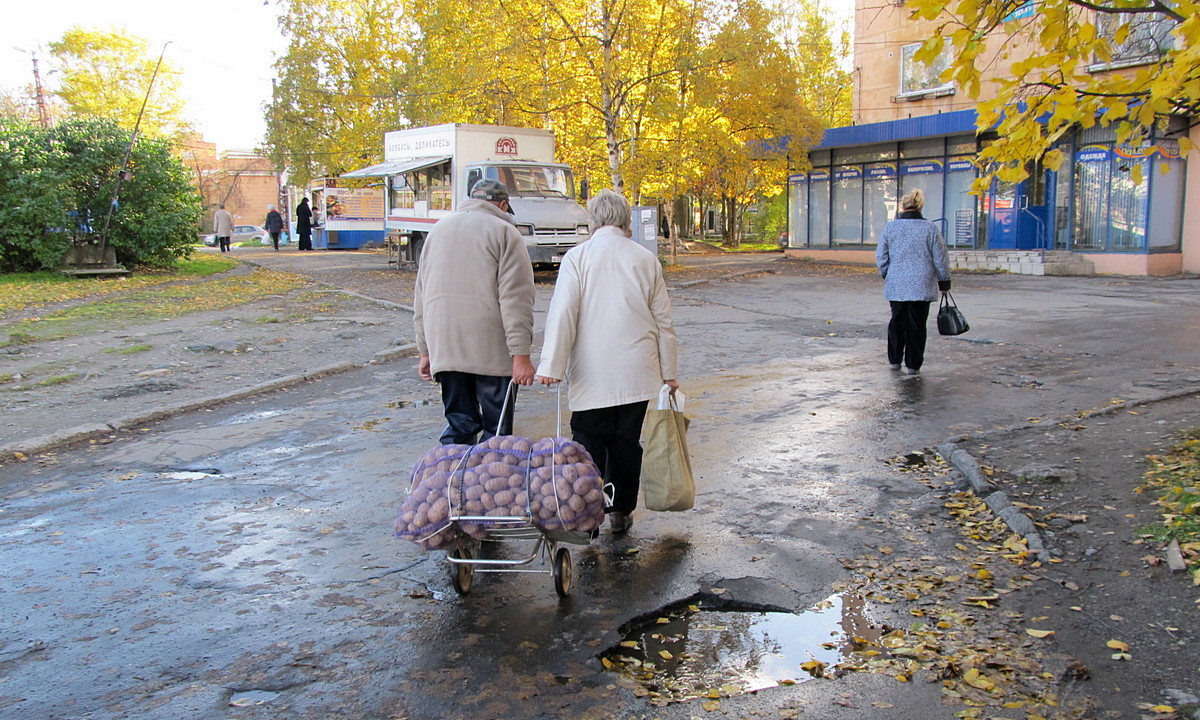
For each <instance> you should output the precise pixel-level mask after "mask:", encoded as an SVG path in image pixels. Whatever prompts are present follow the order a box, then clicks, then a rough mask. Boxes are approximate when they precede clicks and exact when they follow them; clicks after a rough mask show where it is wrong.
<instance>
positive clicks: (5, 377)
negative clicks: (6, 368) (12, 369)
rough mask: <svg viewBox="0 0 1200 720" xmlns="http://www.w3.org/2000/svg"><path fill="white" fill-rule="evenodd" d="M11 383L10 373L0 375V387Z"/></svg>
mask: <svg viewBox="0 0 1200 720" xmlns="http://www.w3.org/2000/svg"><path fill="white" fill-rule="evenodd" d="M12 381H13V376H12V373H0V385H7V384H8V383H10V382H12Z"/></svg>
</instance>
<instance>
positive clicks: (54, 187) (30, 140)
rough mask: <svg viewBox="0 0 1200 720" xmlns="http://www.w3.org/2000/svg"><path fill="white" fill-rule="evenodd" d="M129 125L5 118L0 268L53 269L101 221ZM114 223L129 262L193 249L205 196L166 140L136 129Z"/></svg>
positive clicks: (118, 248)
mask: <svg viewBox="0 0 1200 720" xmlns="http://www.w3.org/2000/svg"><path fill="white" fill-rule="evenodd" d="M128 147H129V135H128V133H126V132H125V131H123V130H121V129H120V128H119V127H117V125H116V124H115V123H112V122H111V121H107V120H97V119H71V120H67V121H64V122H62V123H59V124H58V125H57V126H55V127H53V128H42V127H39V126H36V125H33V124H31V123H28V122H25V121H22V120H18V119H13V118H0V196H3V197H4V198H5V202H4V203H3V204H0V272H34V271H38V270H56V269H58V268H59V267H60V266H61V265H62V257H63V254H64V253H65V252H66V250H67V248H68V247H69V246H70V245H71V243H72V242H76V241H82V240H88V239H97V238H98V236H99V234H100V233H101V232H102V231H103V229H104V223H105V218H106V216H107V215H108V210H109V203H110V201H111V199H112V194H113V191H114V189H115V188H116V181H117V173H118V172H119V170H120V168H121V161H122V159H123V157H124V155H125V152H126V150H127V149H128ZM126 170H127V171H128V172H130V173H131V176H130V177H129V179H127V180H125V181H124V182H123V183H122V184H121V191H120V195H119V197H118V204H117V205H116V207H115V210H114V212H113V213H112V218H111V221H110V224H109V228H108V246H109V247H112V248H113V249H114V250H115V252H116V257H117V261H118V262H121V263H124V264H126V265H157V266H162V265H169V264H171V263H172V262H174V261H175V260H176V259H178V258H181V257H185V256H186V255H187V254H188V253H189V252H190V251H191V245H192V242H193V239H194V238H195V232H196V225H197V223H198V221H199V218H200V213H201V207H200V198H199V196H198V195H197V194H196V192H195V190H194V189H193V188H192V186H191V184H190V183H189V182H188V175H187V172H186V170H185V169H184V167H183V165H182V164H181V163H180V161H179V160H177V159H176V158H174V157H173V156H172V155H171V153H170V148H169V146H168V144H167V143H166V142H165V141H163V140H154V139H144V138H143V139H139V140H138V142H137V143H136V144H135V145H134V147H133V150H132V152H131V153H130V156H129V162H128V165H127V166H126Z"/></svg>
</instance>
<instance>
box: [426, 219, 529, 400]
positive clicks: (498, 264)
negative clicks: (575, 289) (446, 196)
mask: <svg viewBox="0 0 1200 720" xmlns="http://www.w3.org/2000/svg"><path fill="white" fill-rule="evenodd" d="M413 321H414V323H415V324H416V331H417V338H416V339H417V349H418V351H419V352H420V353H421V354H422V355H428V356H429V362H430V371H431V372H432V373H433V374H434V375H435V376H436V375H437V374H438V373H439V372H448V371H449V372H467V373H474V374H476V375H491V376H495V377H509V376H511V375H512V369H513V365H512V362H513V361H512V359H513V356H514V355H528V354H529V349H530V346H531V345H532V344H533V266H532V265H531V264H530V262H529V251H527V250H526V249H525V241H524V240H522V239H521V233H519V232H517V228H516V226H515V225H514V224H513V222H512V220H511V219H510V218H509V215H508V214H507V213H505V212H504V211H503V210H501V209H500V208H498V207H496V206H495V205H493V204H492V203H490V202H487V201H486V200H474V199H472V200H466V201H464V202H463V203H462V205H460V206H459V211H458V212H456V213H454V214H453V215H450V216H449V217H446V218H443V219H442V220H439V221H438V223H437V224H436V225H434V226H433V230H432V231H430V233H429V236H428V237H427V238H425V248H424V250H422V252H421V263H420V268H419V269H418V271H417V284H416V288H415V290H414V292H413Z"/></svg>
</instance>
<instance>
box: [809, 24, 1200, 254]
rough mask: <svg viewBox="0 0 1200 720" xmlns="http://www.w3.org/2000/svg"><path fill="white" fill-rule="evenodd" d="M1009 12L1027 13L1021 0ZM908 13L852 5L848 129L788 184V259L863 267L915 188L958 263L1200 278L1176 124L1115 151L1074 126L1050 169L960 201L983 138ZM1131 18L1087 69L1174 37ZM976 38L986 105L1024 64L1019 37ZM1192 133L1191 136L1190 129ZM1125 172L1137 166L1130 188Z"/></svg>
mask: <svg viewBox="0 0 1200 720" xmlns="http://www.w3.org/2000/svg"><path fill="white" fill-rule="evenodd" d="M1019 11H1020V12H1029V13H1034V12H1037V11H1038V10H1037V6H1036V5H1035V4H1033V3H1029V4H1027V5H1026V6H1022V9H1021V10H1019ZM911 14H912V13H911V10H910V9H908V8H906V7H904V5H903V3H890V2H885V3H880V2H878V0H856V8H855V36H854V97H853V118H854V122H855V124H854V125H851V126H848V127H841V128H832V129H830V130H828V131H826V134H825V136H824V139H823V140H822V142H821V143H820V144H819V145H818V146H817V147H816V148H814V149H813V150H812V152H811V154H810V159H811V162H812V166H813V167H812V170H811V171H810V172H806V173H796V174H793V175H792V176H790V178H789V196H788V197H789V238H788V251H787V252H788V254H790V255H794V256H798V257H808V258H817V259H839V260H848V261H853V262H868V263H869V262H873V261H874V257H873V256H874V250H875V243H876V241H877V238H878V236H879V233H880V232H881V231H882V229H883V226H884V224H885V223H886V222H887V221H888V220H890V219H891V218H893V217H894V216H895V213H896V206H897V203H898V201H899V198H900V197H902V196H903V195H904V194H905V193H906V192H907V191H908V190H910V189H912V188H914V187H920V188H921V189H922V190H923V191H924V192H925V195H926V209H925V216H926V217H927V218H929V219H930V220H933V221H934V222H937V223H938V224H940V225H941V227H942V231H943V234H944V235H945V237H946V240H947V243H948V245H949V246H950V248H951V256H952V259H953V261H954V262H955V264H956V265H957V266H958V267H964V268H971V267H978V268H992V269H1006V270H1010V271H1013V272H1023V273H1028V274H1073V273H1090V272H1097V273H1116V274H1128V275H1171V274H1177V273H1180V272H1181V271H1187V272H1200V158H1198V157H1197V156H1196V154H1194V153H1193V154H1192V156H1191V157H1190V158H1188V157H1181V156H1180V152H1179V144H1178V142H1177V140H1175V139H1174V138H1175V137H1177V135H1174V134H1173V133H1177V132H1179V131H1181V130H1182V131H1184V132H1186V129H1185V128H1186V126H1187V123H1186V122H1184V121H1183V119H1182V118H1180V119H1178V122H1176V123H1173V124H1172V125H1170V126H1169V127H1168V128H1166V129H1165V130H1164V131H1160V132H1157V133H1156V135H1155V136H1154V137H1153V138H1152V139H1151V141H1150V142H1149V143H1147V144H1145V145H1142V146H1138V147H1129V146H1125V145H1121V144H1118V143H1117V142H1116V136H1115V132H1114V129H1113V128H1112V127H1108V128H1105V127H1102V126H1100V125H1096V126H1095V127H1093V128H1089V129H1086V130H1084V129H1078V130H1077V131H1076V132H1074V133H1071V134H1070V135H1069V136H1068V137H1065V138H1064V139H1063V140H1062V141H1061V145H1059V147H1060V148H1061V149H1062V150H1063V151H1064V154H1065V156H1066V158H1067V160H1066V162H1065V163H1064V164H1063V166H1062V167H1061V168H1060V169H1059V170H1058V171H1057V172H1055V171H1051V170H1050V169H1048V168H1045V167H1042V166H1041V165H1040V164H1035V165H1033V166H1031V167H1030V168H1029V170H1030V177H1029V178H1028V179H1026V180H1025V181H1023V182H1020V183H1002V182H996V183H993V185H992V188H991V190H990V191H989V192H988V193H986V194H985V195H983V196H980V197H977V196H973V195H970V194H969V193H968V190H969V188H970V187H971V184H972V183H973V182H974V181H975V179H976V177H977V172H976V168H975V166H974V164H973V162H972V160H973V159H974V157H975V155H976V153H977V152H978V151H979V149H980V148H981V147H983V144H984V143H986V142H987V141H988V139H989V138H988V135H987V133H983V134H977V132H976V112H975V101H973V100H972V99H970V98H968V97H967V96H966V94H965V93H963V92H961V91H960V90H959V89H958V88H956V87H955V86H954V85H953V84H951V83H944V82H942V81H941V80H940V79H939V76H940V74H941V70H943V69H944V68H945V67H946V65H945V63H946V62H947V59H946V57H945V56H944V57H943V58H941V59H940V60H939V62H938V63H935V64H934V65H933V66H925V65H924V64H923V63H920V62H917V61H915V60H914V58H913V53H914V52H915V51H916V49H917V48H918V47H920V45H921V43H922V42H923V41H924V40H925V39H926V38H927V37H928V36H929V34H930V33H932V32H933V31H934V27H935V26H936V25H937V24H938V23H937V22H935V21H922V20H914V19H913V18H912V17H911ZM1144 20H1145V21H1144V22H1140V23H1135V31H1134V32H1133V33H1131V34H1130V38H1129V40H1128V41H1127V42H1126V43H1125V44H1124V45H1123V46H1121V47H1120V48H1119V52H1118V55H1117V56H1116V57H1113V58H1111V59H1109V60H1108V61H1107V62H1104V63H1101V62H1099V61H1096V62H1095V63H1093V65H1092V66H1089V70H1090V71H1092V72H1096V73H1105V72H1128V71H1130V69H1133V68H1136V67H1138V66H1144V65H1145V64H1146V62H1147V61H1149V60H1154V59H1157V58H1158V57H1159V56H1160V55H1161V53H1162V52H1163V51H1164V49H1165V48H1167V47H1170V43H1171V42H1174V40H1173V37H1172V36H1171V35H1170V27H1171V25H1170V24H1169V23H1167V22H1164V21H1163V20H1162V19H1161V18H1154V17H1151V18H1145V19H1144ZM1012 25H1013V27H1014V28H1015V27H1016V24H1012ZM1097 26H1098V27H1101V28H1103V27H1104V23H1102V22H1099V21H1098V22H1097ZM989 42H990V43H991V44H990V46H989V51H988V53H987V54H985V56H984V57H983V58H982V59H981V60H980V62H979V63H977V66H979V67H985V68H987V71H986V73H987V74H986V75H985V76H984V79H983V80H984V81H983V85H982V93H981V99H984V100H986V99H989V98H990V97H995V86H994V84H993V83H992V78H997V77H1005V76H1007V75H1008V74H1009V69H1010V68H1011V65H1012V63H1013V62H1016V61H1018V60H1020V59H1021V58H1022V57H1023V56H1022V54H1021V48H1022V38H1021V36H1020V34H1019V33H1018V34H1013V35H1005V34H1004V33H998V34H997V35H996V36H994V37H992V38H990V39H989ZM1001 43H1003V44H1004V49H1005V50H1007V51H1009V52H1010V53H1011V54H1010V55H1008V56H1007V57H1003V56H1002V54H1001V53H1000V50H1001ZM1191 138H1192V140H1193V141H1200V131H1197V130H1195V129H1193V130H1192V134H1191ZM1134 165H1141V167H1142V177H1141V180H1140V182H1135V180H1134V176H1133V174H1132V173H1131V172H1130V171H1131V168H1132V166H1134Z"/></svg>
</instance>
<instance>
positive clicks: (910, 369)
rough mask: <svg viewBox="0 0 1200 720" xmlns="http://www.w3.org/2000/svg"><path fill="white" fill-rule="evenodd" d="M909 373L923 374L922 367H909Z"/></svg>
mask: <svg viewBox="0 0 1200 720" xmlns="http://www.w3.org/2000/svg"><path fill="white" fill-rule="evenodd" d="M908 374H909V375H920V374H921V369H920V368H909V369H908Z"/></svg>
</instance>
